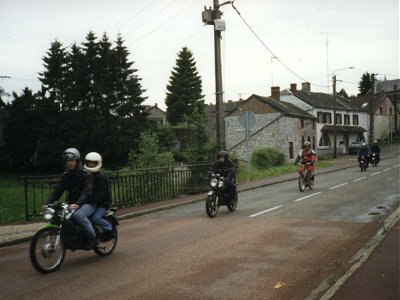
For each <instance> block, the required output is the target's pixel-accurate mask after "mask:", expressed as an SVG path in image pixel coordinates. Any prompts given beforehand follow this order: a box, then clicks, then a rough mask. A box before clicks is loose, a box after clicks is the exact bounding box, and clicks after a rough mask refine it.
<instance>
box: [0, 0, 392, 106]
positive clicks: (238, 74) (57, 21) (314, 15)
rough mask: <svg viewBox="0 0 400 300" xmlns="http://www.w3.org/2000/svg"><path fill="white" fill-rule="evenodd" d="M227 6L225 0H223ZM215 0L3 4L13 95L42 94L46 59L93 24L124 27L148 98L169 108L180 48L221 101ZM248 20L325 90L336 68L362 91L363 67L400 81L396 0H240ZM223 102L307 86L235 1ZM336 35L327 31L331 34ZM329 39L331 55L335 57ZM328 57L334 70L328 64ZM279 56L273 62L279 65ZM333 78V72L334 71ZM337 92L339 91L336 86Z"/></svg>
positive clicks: (3, 62)
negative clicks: (55, 45)
mask: <svg viewBox="0 0 400 300" xmlns="http://www.w3.org/2000/svg"><path fill="white" fill-rule="evenodd" d="M220 2H221V3H222V2H224V0H220ZM212 3H213V1H212V0H148V1H140V0H113V1H111V0H68V1H67V0H65V1H61V0H52V1H50V0H35V1H31V0H30V1H27V0H1V1H0V41H1V45H0V76H11V77H12V78H11V79H3V80H1V79H0V86H1V87H3V88H4V89H5V91H6V92H7V93H11V92H12V91H16V92H17V93H21V90H22V89H23V88H24V87H26V86H27V87H29V88H31V89H32V90H33V91H34V92H36V91H37V90H38V89H39V87H40V83H39V81H38V79H37V77H38V73H39V72H42V71H43V70H44V68H43V62H42V58H43V56H45V54H46V51H47V50H48V49H49V47H50V44H51V43H52V42H53V41H54V40H55V39H57V40H59V41H60V42H61V43H62V44H63V45H64V46H66V47H69V46H70V45H71V44H72V43H73V42H77V43H82V42H84V41H85V37H86V35H87V33H88V32H89V31H90V30H92V31H94V32H95V34H96V35H97V36H98V37H101V35H102V34H103V32H107V34H108V36H109V37H110V39H111V40H113V41H114V40H115V39H116V37H117V33H118V32H120V33H121V35H122V37H123V38H124V40H125V46H127V47H128V50H129V52H130V53H131V55H130V60H132V61H134V62H135V64H134V67H135V68H136V69H138V73H137V74H138V75H139V76H140V77H141V78H142V79H143V80H142V85H143V88H144V89H146V90H147V91H146V93H145V96H147V97H148V99H147V100H146V101H145V104H154V103H158V105H159V106H160V107H161V108H164V109H165V104H164V100H165V92H166V85H167V84H168V81H169V77H170V75H171V70H172V68H173V67H174V66H175V61H176V58H177V53H178V52H179V51H180V50H181V49H182V48H183V47H185V46H186V47H188V48H189V49H190V50H191V51H192V52H193V55H194V58H195V60H196V64H197V69H198V71H199V74H200V76H201V77H202V80H203V94H204V95H205V96H206V97H205V100H206V103H211V102H215V94H214V92H215V79H214V44H213V43H214V42H213V27H212V26H204V25H203V23H202V21H201V12H202V11H203V9H204V5H207V7H208V6H211V5H212ZM234 4H235V6H236V8H237V9H238V11H239V12H240V13H241V16H242V17H243V18H244V19H245V20H246V21H247V22H248V24H249V25H250V26H251V28H252V29H253V30H254V31H255V32H256V34H257V35H258V36H259V37H260V39H261V40H262V41H263V42H264V44H265V45H266V46H267V47H268V48H269V49H270V50H272V52H273V53H274V54H275V55H276V56H277V57H278V58H279V59H280V60H281V61H282V62H283V63H284V64H285V65H286V66H287V67H289V68H290V69H291V70H292V71H294V72H295V73H296V74H297V75H299V76H300V77H301V78H303V79H305V80H307V81H309V82H311V83H312V85H311V89H312V91H321V92H327V91H328V88H327V85H328V78H329V85H330V86H331V78H332V77H331V73H332V71H333V70H336V69H342V68H346V67H350V66H354V67H355V69H354V70H342V71H338V72H336V76H337V79H338V80H342V81H341V82H338V84H337V89H338V90H340V89H341V88H344V89H345V90H346V91H347V92H348V93H349V94H356V93H357V92H358V82H359V80H360V78H361V75H362V74H363V73H364V72H367V71H368V72H370V73H371V72H373V73H378V74H380V75H378V76H377V77H378V78H383V77H384V75H386V78H387V79H396V78H399V3H398V0H381V1H375V0H374V1H372V0H352V1H348V0H334V1H327V0H236V1H235V2H234ZM221 11H223V17H222V18H223V19H224V20H225V22H226V31H225V32H224V33H223V39H222V44H221V47H222V63H223V86H224V87H223V88H224V92H225V94H224V100H225V101H227V100H230V99H231V100H237V99H238V98H239V95H241V97H242V98H244V99H246V98H247V97H249V96H250V95H251V94H253V93H254V94H259V95H262V96H269V95H270V87H271V85H274V86H280V87H281V89H283V88H288V87H289V86H290V83H297V84H298V86H301V83H302V82H303V79H301V78H298V77H297V76H295V75H294V74H293V73H291V72H290V71H288V70H287V69H286V68H285V67H284V66H282V65H281V64H280V63H279V61H277V60H276V59H271V57H272V56H273V55H272V54H271V53H270V52H269V51H268V50H267V49H266V48H265V47H264V45H262V43H261V42H260V41H259V40H258V39H257V38H256V37H255V36H254V34H253V33H252V32H251V31H250V29H249V28H248V27H247V26H246V24H245V23H244V22H243V20H242V19H241V18H240V17H239V15H238V14H237V12H236V11H235V10H234V9H233V8H232V6H231V5H225V6H223V7H221ZM326 33H328V34H326ZM327 38H328V42H329V43H328V55H327V45H326V43H327ZM327 58H328V67H329V71H328V70H327V69H328V68H327ZM271 60H272V62H271ZM327 74H329V77H328V75H327ZM329 91H330V92H332V88H331V87H330V89H329Z"/></svg>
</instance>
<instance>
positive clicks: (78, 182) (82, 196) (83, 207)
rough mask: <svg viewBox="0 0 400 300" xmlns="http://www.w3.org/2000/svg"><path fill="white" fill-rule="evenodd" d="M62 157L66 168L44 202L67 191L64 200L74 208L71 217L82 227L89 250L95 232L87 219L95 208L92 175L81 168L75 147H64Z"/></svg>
mask: <svg viewBox="0 0 400 300" xmlns="http://www.w3.org/2000/svg"><path fill="white" fill-rule="evenodd" d="M62 159H63V160H64V161H65V165H66V170H65V172H64V174H63V175H62V177H61V179H60V180H59V182H58V183H57V184H56V185H55V187H54V189H53V192H52V193H51V195H50V196H49V198H48V199H47V202H46V203H47V204H51V203H53V202H55V201H57V200H59V199H60V197H61V196H62V194H63V193H64V192H65V191H67V197H66V200H65V202H66V203H68V204H69V208H70V209H71V210H76V211H75V212H74V214H73V218H74V220H75V221H76V222H77V223H78V224H80V225H81V226H82V228H83V229H84V231H85V233H86V236H87V241H88V243H87V245H86V249H87V250H90V249H92V248H93V247H94V245H95V242H96V233H95V231H94V228H93V226H92V224H91V222H90V220H89V217H90V216H91V215H92V214H93V212H94V211H95V210H96V204H95V203H94V201H93V200H92V198H91V196H92V193H93V175H92V174H91V173H88V172H86V171H85V170H84V169H83V168H82V164H81V161H80V160H81V155H80V153H79V151H78V150H77V149H76V148H68V149H66V150H65V151H64V153H63V154H62Z"/></svg>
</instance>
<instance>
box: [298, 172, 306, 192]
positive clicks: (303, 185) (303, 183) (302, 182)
mask: <svg viewBox="0 0 400 300" xmlns="http://www.w3.org/2000/svg"><path fill="white" fill-rule="evenodd" d="M305 188H306V179H305V177H304V175H303V174H300V176H299V190H300V192H304V190H305Z"/></svg>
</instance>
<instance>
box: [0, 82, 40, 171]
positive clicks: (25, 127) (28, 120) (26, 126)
mask: <svg viewBox="0 0 400 300" xmlns="http://www.w3.org/2000/svg"><path fill="white" fill-rule="evenodd" d="M13 98H14V99H13V101H12V102H11V104H9V105H7V107H6V111H7V116H6V120H5V124H4V131H3V147H2V151H1V160H2V168H3V169H5V168H7V167H8V168H12V169H13V170H14V171H27V170H31V169H32V168H33V166H34V159H35V152H36V144H37V139H38V134H39V132H40V128H39V126H38V124H39V120H38V116H37V114H36V104H37V102H36V96H35V95H33V94H32V91H31V90H30V89H28V88H25V89H24V90H23V91H22V94H21V95H17V94H16V93H15V92H14V93H13ZM16 137H18V138H16Z"/></svg>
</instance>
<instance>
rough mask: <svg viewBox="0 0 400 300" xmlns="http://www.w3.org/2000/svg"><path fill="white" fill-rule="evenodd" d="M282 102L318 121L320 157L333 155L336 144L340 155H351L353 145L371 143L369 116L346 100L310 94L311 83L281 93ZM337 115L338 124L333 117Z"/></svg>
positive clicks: (338, 97)
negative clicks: (350, 146)
mask: <svg viewBox="0 0 400 300" xmlns="http://www.w3.org/2000/svg"><path fill="white" fill-rule="evenodd" d="M281 100H282V101H286V102H289V103H292V104H293V105H296V106H298V107H299V108H301V109H303V110H305V111H306V112H308V113H310V114H311V115H313V116H314V117H316V118H317V124H316V145H315V146H316V147H315V149H317V150H318V153H319V155H323V154H329V155H330V154H332V153H333V152H334V148H335V147H334V141H335V140H336V150H337V153H348V151H349V145H350V143H351V142H364V141H366V140H368V128H369V127H368V124H369V116H368V113H367V112H365V111H360V110H359V108H358V107H357V106H356V105H355V104H354V103H352V102H351V101H349V100H348V99H345V98H343V97H340V96H339V95H336V102H335V105H334V98H333V95H330V94H325V93H316V92H311V88H310V83H308V82H304V83H302V88H301V90H298V89H297V84H295V83H293V84H291V85H290V89H285V90H283V91H282V92H281ZM335 112H336V124H334V122H333V116H334V114H335Z"/></svg>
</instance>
